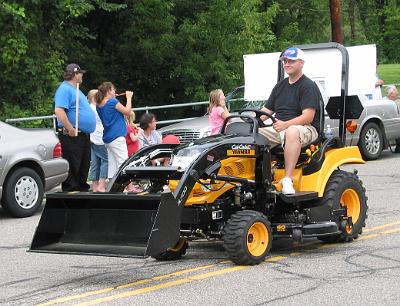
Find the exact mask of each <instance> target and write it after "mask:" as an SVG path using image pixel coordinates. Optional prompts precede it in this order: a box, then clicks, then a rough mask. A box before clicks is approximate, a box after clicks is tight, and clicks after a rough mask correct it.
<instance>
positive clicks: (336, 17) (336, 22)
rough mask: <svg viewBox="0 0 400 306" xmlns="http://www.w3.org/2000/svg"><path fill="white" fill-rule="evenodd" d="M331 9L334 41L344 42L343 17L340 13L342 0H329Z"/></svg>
mask: <svg viewBox="0 0 400 306" xmlns="http://www.w3.org/2000/svg"><path fill="white" fill-rule="evenodd" d="M329 9H330V11H331V28H332V41H334V42H337V43H339V44H343V29H342V18H341V14H340V0H329Z"/></svg>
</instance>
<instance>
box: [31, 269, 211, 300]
mask: <svg viewBox="0 0 400 306" xmlns="http://www.w3.org/2000/svg"><path fill="white" fill-rule="evenodd" d="M213 266H215V265H207V266H201V267H196V268H191V269H185V270H181V271H177V272H172V273H169V274H165V275H160V276H155V277H152V278H147V279H142V280H139V281H135V282H132V283H128V284H124V285H119V286H116V287H109V288H104V289H100V290H95V291H89V292H85V293H81V294H76V295H71V296H66V297H62V298H58V299H54V300H50V301H47V302H46V303H42V304H38V306H48V305H55V304H59V303H65V302H69V301H73V300H77V299H81V298H86V297H89V296H93V295H99V294H103V293H107V292H110V291H112V290H117V289H126V288H129V287H134V286H139V285H143V284H146V283H150V282H154V281H157V280H161V279H165V278H169V277H174V276H179V275H182V274H186V273H191V272H195V271H198V270H204V269H208V268H211V267H213Z"/></svg>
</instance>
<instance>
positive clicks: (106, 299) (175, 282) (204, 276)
mask: <svg viewBox="0 0 400 306" xmlns="http://www.w3.org/2000/svg"><path fill="white" fill-rule="evenodd" d="M248 268H249V266H234V267H230V268H226V269H222V270H217V271H213V272H209V273H204V274H199V275H194V276H190V277H187V278H181V279H177V280H173V281H170V282H167V283H162V284H159V285H155V286H151V287H146V288H141V289H136V290H131V291H127V292H123V293H119V294H115V295H110V296H107V297H104V298H99V299H95V300H92V301H88V302H84V303H80V304H76V305H79V306H89V305H97V304H101V303H105V302H110V301H112V300H116V299H121V298H126V297H131V296H135V295H139V294H143V293H148V292H152V291H156V290H160V289H165V288H169V287H174V286H179V285H182V284H186V283H190V282H193V281H196V280H203V279H207V278H210V277H214V276H219V275H223V274H227V273H231V272H235V271H240V270H244V269H248Z"/></svg>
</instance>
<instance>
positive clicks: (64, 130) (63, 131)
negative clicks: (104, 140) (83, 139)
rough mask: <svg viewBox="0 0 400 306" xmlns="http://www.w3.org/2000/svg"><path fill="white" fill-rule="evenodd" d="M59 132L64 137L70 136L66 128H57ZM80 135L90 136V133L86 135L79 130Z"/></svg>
mask: <svg viewBox="0 0 400 306" xmlns="http://www.w3.org/2000/svg"><path fill="white" fill-rule="evenodd" d="M57 132H59V133H61V134H62V135H65V136H69V134H68V130H67V129H66V128H64V127H59V128H57ZM79 134H82V135H89V134H88V133H84V132H82V131H81V130H78V135H79Z"/></svg>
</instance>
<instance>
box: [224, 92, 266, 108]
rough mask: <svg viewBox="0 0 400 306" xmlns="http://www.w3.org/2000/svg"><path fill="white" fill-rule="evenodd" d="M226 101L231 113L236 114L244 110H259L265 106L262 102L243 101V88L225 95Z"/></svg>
mask: <svg viewBox="0 0 400 306" xmlns="http://www.w3.org/2000/svg"><path fill="white" fill-rule="evenodd" d="M226 101H227V104H228V107H229V110H230V111H231V112H237V111H238V110H241V109H244V108H255V109H260V108H261V107H263V106H264V105H265V102H266V101H264V100H261V101H245V100H244V86H240V87H238V88H236V89H234V90H233V91H231V92H230V93H228V94H227V95H226Z"/></svg>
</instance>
